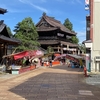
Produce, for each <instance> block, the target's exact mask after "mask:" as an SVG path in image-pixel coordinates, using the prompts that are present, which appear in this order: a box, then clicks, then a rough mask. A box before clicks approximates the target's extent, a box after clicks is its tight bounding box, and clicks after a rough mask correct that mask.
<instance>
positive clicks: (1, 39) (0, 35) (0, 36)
mask: <svg viewBox="0 0 100 100" xmlns="http://www.w3.org/2000/svg"><path fill="white" fill-rule="evenodd" d="M0 43H8V44H19V43H20V41H19V40H17V39H15V38H11V37H10V35H9V33H8V31H7V28H6V25H5V24H4V23H3V22H2V23H1V21H0Z"/></svg>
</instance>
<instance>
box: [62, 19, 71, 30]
mask: <svg viewBox="0 0 100 100" xmlns="http://www.w3.org/2000/svg"><path fill="white" fill-rule="evenodd" d="M63 25H64V26H65V27H66V28H68V29H69V30H71V31H72V30H73V24H72V23H71V22H70V20H69V19H68V18H67V19H66V20H65V22H64V24H63Z"/></svg>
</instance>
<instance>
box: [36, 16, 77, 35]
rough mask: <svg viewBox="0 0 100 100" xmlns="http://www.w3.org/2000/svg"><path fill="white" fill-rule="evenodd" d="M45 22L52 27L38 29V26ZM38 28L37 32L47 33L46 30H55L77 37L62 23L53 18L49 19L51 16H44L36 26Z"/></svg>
mask: <svg viewBox="0 0 100 100" xmlns="http://www.w3.org/2000/svg"><path fill="white" fill-rule="evenodd" d="M43 19H44V20H45V21H46V22H47V23H49V24H50V25H51V26H52V27H48V28H47V29H45V28H43V27H42V28H41V27H38V25H39V24H40V23H41V22H42V20H43ZM36 27H37V31H40V30H41V31H45V30H54V29H60V30H61V31H63V32H65V33H69V34H73V35H76V33H75V32H73V31H70V30H69V29H68V28H66V27H65V26H64V25H63V24H61V22H60V21H58V20H56V19H54V18H52V17H49V16H46V15H43V16H42V18H41V20H40V21H39V22H38V23H37V24H36Z"/></svg>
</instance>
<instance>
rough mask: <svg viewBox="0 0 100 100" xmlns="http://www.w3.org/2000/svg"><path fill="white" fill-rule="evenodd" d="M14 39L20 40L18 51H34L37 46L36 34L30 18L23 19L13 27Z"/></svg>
mask: <svg viewBox="0 0 100 100" xmlns="http://www.w3.org/2000/svg"><path fill="white" fill-rule="evenodd" d="M14 32H15V34H14V37H15V38H17V39H19V40H21V45H20V46H18V49H19V50H30V49H31V50H34V49H35V47H36V46H39V45H40V44H39V42H38V41H37V40H38V33H37V31H36V27H35V25H34V23H33V21H32V19H31V18H30V17H28V18H25V19H23V20H22V22H19V23H18V24H17V25H16V26H15V30H14Z"/></svg>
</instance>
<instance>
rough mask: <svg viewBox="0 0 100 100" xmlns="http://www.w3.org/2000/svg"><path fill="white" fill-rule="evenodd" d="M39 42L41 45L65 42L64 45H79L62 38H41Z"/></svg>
mask: <svg viewBox="0 0 100 100" xmlns="http://www.w3.org/2000/svg"><path fill="white" fill-rule="evenodd" d="M39 43H40V44H41V45H52V44H63V45H69V47H78V44H74V43H70V42H65V41H60V40H39Z"/></svg>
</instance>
